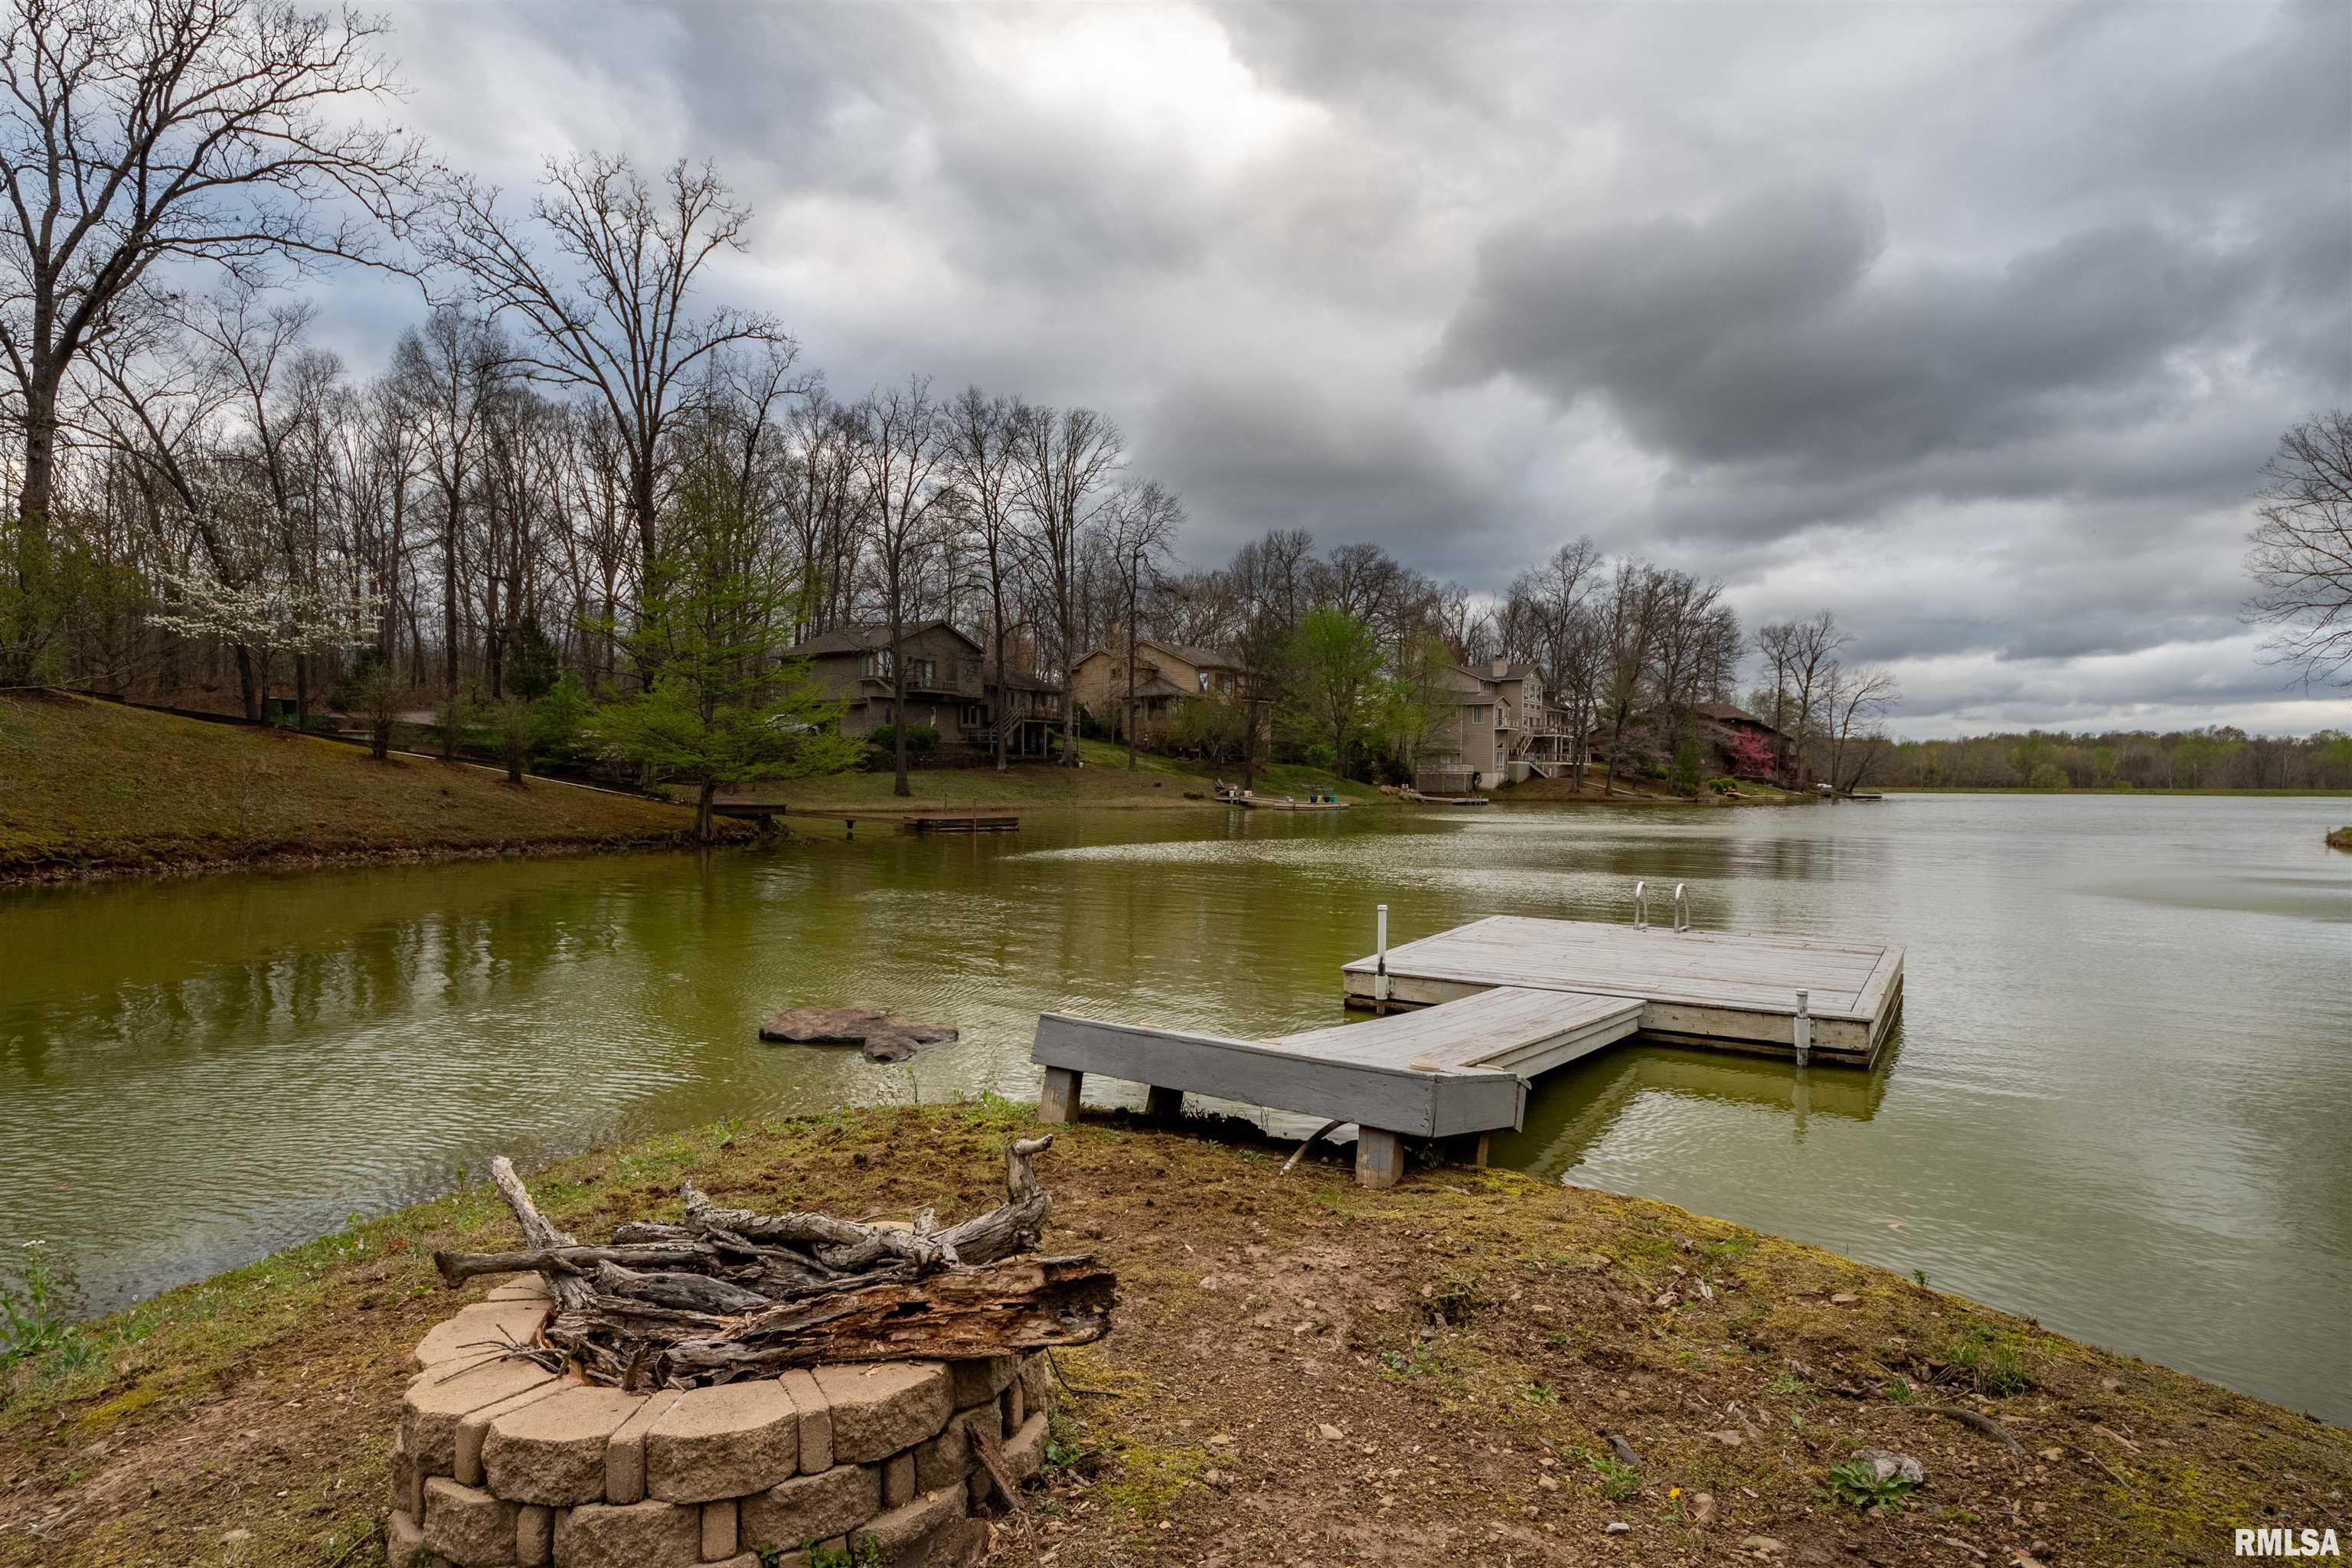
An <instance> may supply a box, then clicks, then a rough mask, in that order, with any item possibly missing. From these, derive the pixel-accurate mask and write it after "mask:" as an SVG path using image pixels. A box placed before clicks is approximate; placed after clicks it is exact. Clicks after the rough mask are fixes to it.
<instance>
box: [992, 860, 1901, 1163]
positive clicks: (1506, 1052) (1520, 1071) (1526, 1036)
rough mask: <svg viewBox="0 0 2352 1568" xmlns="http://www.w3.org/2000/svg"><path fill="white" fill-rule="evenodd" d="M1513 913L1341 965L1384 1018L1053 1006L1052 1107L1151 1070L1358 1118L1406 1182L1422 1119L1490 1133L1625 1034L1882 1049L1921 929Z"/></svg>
mask: <svg viewBox="0 0 2352 1568" xmlns="http://www.w3.org/2000/svg"><path fill="white" fill-rule="evenodd" d="M1676 893H1677V897H1676V900H1675V920H1674V924H1673V925H1672V926H1671V927H1666V926H1653V925H1651V924H1650V923H1649V921H1648V911H1647V906H1646V903H1645V902H1644V901H1643V899H1642V897H1641V889H1639V888H1638V887H1637V889H1636V903H1635V908H1636V915H1635V923H1633V924H1632V925H1604V924H1600V923H1597V922H1593V921H1552V920H1532V919H1528V918H1525V917H1521V916H1517V915H1495V916H1490V917H1488V918H1487V919H1486V920H1481V921H1472V922H1471V923H1470V924H1468V925H1465V926H1457V927H1455V928H1454V929H1453V930H1452V931H1442V932H1440V933H1439V934H1437V935H1435V936H1431V937H1424V938H1423V939H1421V940H1420V941H1418V942H1406V943H1404V944H1403V945H1402V946H1400V947H1396V948H1390V947H1389V946H1388V945H1387V918H1388V911H1387V909H1386V908H1385V906H1383V907H1382V909H1381V948H1380V951H1378V952H1374V953H1373V954H1371V955H1370V956H1369V957H1366V958H1360V959H1358V960H1356V961H1355V962H1354V963H1349V964H1346V965H1344V966H1342V968H1341V971H1340V976H1341V994H1342V1000H1343V1001H1344V1003H1345V1004H1346V1005H1348V1006H1349V1007H1351V1008H1368V1009H1371V1010H1374V1011H1377V1012H1380V1013H1381V1014H1382V1015H1384V1016H1381V1017H1378V1018H1375V1019H1373V1020H1371V1021H1370V1022H1366V1023H1360V1024H1346V1025H1338V1026H1329V1027H1326V1028H1318V1029H1309V1030H1306V1031H1304V1032H1301V1033H1298V1034H1292V1035H1284V1036H1281V1037H1277V1038H1276V1039H1272V1040H1263V1041H1257V1040H1235V1039H1227V1038H1224V1037H1221V1036H1214V1035H1194V1034H1188V1033H1185V1032H1182V1031H1180V1030H1173V1029H1156V1028H1150V1027H1145V1026H1137V1025H1130V1024H1112V1023H1105V1022H1101V1021H1098V1020H1095V1019H1087V1018H1076V1017H1071V1016H1066V1015H1063V1014H1058V1013H1048V1014H1046V1015H1045V1016H1043V1017H1041V1018H1040V1019H1039V1020H1038V1021H1037V1036H1036V1042H1035V1044H1034V1047H1033V1048H1032V1050H1031V1052H1030V1059H1031V1060H1033V1061H1034V1062H1037V1063H1038V1064H1040V1065H1041V1066H1043V1067H1044V1068H1045V1092H1044V1096H1043V1099H1042V1100H1041V1103H1040V1107H1039V1115H1040V1116H1041V1117H1042V1118H1043V1119H1044V1120H1045V1121H1068V1120H1071V1119H1072V1118H1074V1117H1076V1114H1077V1106H1078V1091H1079V1088H1080V1086H1081V1085H1082V1083H1083V1082H1084V1080H1085V1077H1086V1075H1087V1074H1088V1073H1096V1074H1100V1075H1103V1076H1106V1077H1110V1078H1116V1079H1125V1080H1128V1081H1130V1082H1138V1083H1142V1084H1145V1085H1147V1086H1148V1087H1149V1089H1150V1095H1149V1098H1148V1110H1149V1111H1150V1113H1151V1114H1154V1115H1162V1116H1166V1115H1173V1114H1174V1113H1175V1112H1176V1111H1177V1110H1179V1109H1180V1108H1181V1104H1182V1101H1183V1097H1184V1095H1185V1094H1187V1093H1193V1094H1210V1095H1215V1096H1217V1097H1218V1098H1220V1099H1225V1100H1242V1101H1244V1102H1246V1103H1249V1104H1253V1105H1264V1106H1268V1107H1271V1108H1273V1109H1275V1110H1289V1111H1296V1112H1298V1113H1300V1114H1302V1115H1309V1116H1322V1117H1325V1118H1328V1120H1329V1121H1331V1122H1332V1123H1335V1124H1338V1123H1348V1122H1352V1123H1354V1124H1355V1125H1356V1126H1357V1128H1358V1129H1359V1130H1360V1131H1359V1135H1358V1137H1357V1141H1356V1177H1357V1180H1358V1181H1360V1182H1361V1183H1363V1184H1365V1185H1367V1186H1373V1187H1385V1186H1391V1185H1393V1184H1395V1182H1396V1180H1397V1178H1398V1176H1399V1175H1400V1174H1401V1173H1402V1169H1403V1142H1402V1141H1403V1140H1404V1139H1406V1138H1421V1139H1431V1138H1459V1137H1465V1136H1475V1137H1477V1138H1478V1139H1479V1147H1480V1151H1481V1157H1482V1158H1483V1152H1484V1147H1485V1135H1486V1134H1487V1133H1489V1132H1492V1131H1496V1130H1499V1129H1504V1128H1517V1127H1518V1126H1519V1125H1521V1123H1522V1122H1523V1121H1524V1120H1525V1117H1526V1111H1527V1097H1528V1090H1529V1088H1530V1087H1531V1085H1532V1084H1533V1082H1534V1080H1535V1079H1537V1078H1538V1077H1540V1076H1541V1075H1542V1074H1544V1073H1547V1072H1549V1071H1551V1070H1553V1069H1554V1068H1560V1067H1564V1066H1566V1065H1568V1064H1569V1063H1570V1062H1573V1061H1579V1060H1581V1059H1582V1058H1585V1057H1588V1056H1591V1055H1592V1054H1593V1053H1594V1052H1596V1051H1599V1050H1601V1049H1603V1048H1605V1047H1609V1046H1612V1045H1614V1044H1616V1043H1617V1042H1618V1041H1620V1040H1623V1039H1629V1038H1633V1037H1637V1036H1638V1037H1641V1038H1643V1039H1644V1040H1652V1041H1656V1042H1659V1043H1663V1044H1671V1045H1679V1046H1696V1047H1706V1048H1712V1049H1719V1050H1734V1051H1743V1052H1750V1053H1758V1054H1762V1055H1767V1056H1780V1057H1785V1058H1789V1059H1790V1061H1791V1062H1792V1063H1793V1064H1795V1065H1799V1066H1802V1065H1805V1064H1807V1063H1809V1062H1811V1061H1813V1060H1816V1059H1818V1060H1822V1061H1827V1062H1835V1063H1841V1064H1845V1065H1851V1066H1854V1067H1865V1068H1866V1067H1868V1066H1869V1065H1870V1064H1871V1062H1872V1061H1873V1060H1874V1059H1875V1058H1876V1056H1877V1054H1878V1050H1879V1047H1880V1046H1881V1045H1883V1044H1884V1043H1885V1037H1886V1033H1887V1030H1888V1029H1889V1028H1890V1027H1891V1026H1892V1025H1893V1023H1894V1020H1895V1016H1896V1015H1897V1014H1898V1013H1899V1012H1900V1011H1901V1006H1902V997H1903V949H1902V948H1900V947H1898V946H1895V945H1893V944H1888V943H1855V942H1826V941H1820V940H1815V939H1811V938H1804V937H1782V936H1761V935H1734V934H1729V933H1725V932H1717V931H1694V930H1691V929H1690V928H1689V926H1688V921H1687V915H1686V912H1685V908H1684V906H1683V905H1682V902H1681V900H1680V897H1679V894H1680V889H1676Z"/></svg>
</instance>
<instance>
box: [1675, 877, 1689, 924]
mask: <svg viewBox="0 0 2352 1568" xmlns="http://www.w3.org/2000/svg"><path fill="white" fill-rule="evenodd" d="M1675 930H1676V931H1688V930H1690V900H1689V899H1688V898H1687V897H1685V895H1684V893H1683V885H1682V884H1681V883H1680V882H1676V883H1675Z"/></svg>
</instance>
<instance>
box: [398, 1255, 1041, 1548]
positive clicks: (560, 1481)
mask: <svg viewBox="0 0 2352 1568" xmlns="http://www.w3.org/2000/svg"><path fill="white" fill-rule="evenodd" d="M550 1311H551V1303H550V1302H549V1301H548V1300H547V1297H546V1295H545V1292H544V1290H543V1289H542V1288H541V1285H540V1282H539V1281H538V1280H537V1279H518V1280H515V1281H512V1282H509V1283H508V1284H505V1285H501V1286H499V1288H498V1289H495V1290H493V1291H492V1292H491V1293H490V1296H489V1298H488V1300H483V1301H480V1302H478V1303H476V1304H475V1305H473V1306H470V1307H467V1308H465V1309H464V1310H461V1311H459V1312H458V1313H457V1315H456V1316H455V1317H453V1318H451V1319H449V1320H448V1321H446V1322H443V1323H440V1324H437V1325H436V1326H435V1327H434V1328H433V1330H432V1331H430V1332H428V1333H427V1334H426V1335H425V1338H424V1339H423V1340H422V1341H421V1342H419V1343H418V1344H417V1347H416V1352H415V1359H416V1363H417V1365H418V1367H419V1369H420V1370H419V1371H418V1373H417V1374H416V1376H415V1379H414V1380H413V1381H412V1382H411V1383H410V1384H409V1388H408V1392H407V1394H406V1395H405V1397H404V1401H403V1403H402V1407H401V1420H400V1439H399V1444H398V1447H397V1448H396V1450H395V1453H394V1462H393V1489H394V1498H393V1508H392V1513H391V1515H390V1517H389V1518H388V1519H387V1521H386V1522H385V1527H384V1531H385V1539H386V1541H387V1542H388V1545H389V1552H388V1555H389V1557H390V1560H391V1563H392V1568H425V1565H426V1564H431V1563H451V1564H456V1565H457V1568H698V1565H700V1564H704V1563H719V1564H724V1565H725V1568H760V1565H761V1563H777V1564H779V1565H780V1568H807V1565H808V1564H809V1563H811V1561H812V1560H813V1559H814V1558H819V1557H827V1556H829V1557H830V1558H831V1560H833V1561H844V1560H848V1561H855V1562H858V1563H866V1562H881V1563H889V1562H891V1561H893V1560H895V1559H897V1558H898V1557H899V1556H901V1555H902V1554H905V1553H907V1552H908V1551H909V1550H910V1549H911V1548H914V1547H916V1546H919V1545H920V1544H922V1543H924V1542H926V1541H928V1540H929V1539H930V1538H932V1537H934V1536H936V1535H938V1534H939V1533H940V1531H944V1530H946V1529H948V1528H950V1526H953V1525H954V1524H955V1523H956V1521H960V1520H962V1519H964V1518H966V1517H967V1516H969V1515H970V1514H972V1513H976V1512H980V1511H983V1510H984V1509H985V1508H986V1506H987V1505H988V1504H989V1502H990V1501H991V1500H993V1499H994V1497H995V1488H994V1483H993V1481H992V1479H991V1477H990V1475H989V1473H988V1471H987V1470H986V1468H984V1467H983V1466H982V1463H981V1457H980V1449H981V1445H982V1443H983V1442H985V1441H987V1440H988V1439H990V1438H993V1439H994V1441H995V1442H996V1443H997V1444H998V1445H999V1446H1000V1447H1001V1449H1002V1453H1003V1464H1004V1468H1006V1469H1007V1470H1008V1471H1009V1472H1010V1473H1011V1476H1012V1478H1013V1480H1014V1481H1015V1482H1018V1481H1021V1480H1024V1479H1027V1478H1028V1477H1029V1476H1030V1475H1032V1474H1034V1472H1035V1471H1036V1469H1037V1468H1038V1467H1039V1466H1040V1465H1042V1464H1043V1463H1044V1461H1045V1410H1046V1401H1047V1395H1048V1392H1049V1373H1048V1369H1047V1367H1046V1363H1045V1358H1044V1357H1043V1356H1038V1355H1033V1356H1027V1357H1016V1356H1000V1357H996V1358H993V1359H991V1360H986V1361H961V1362H887V1363H872V1364H861V1365H845V1366H819V1367H813V1368H807V1369H796V1370H794V1371H792V1372H788V1373H784V1374H783V1375H782V1376H781V1377H768V1378H757V1379H744V1380H741V1381H739V1382H735V1383H730V1384H721V1385H720V1386H719V1387H716V1388H698V1389H690V1390H688V1391H686V1392H683V1393H680V1392H677V1391H676V1390H667V1391H662V1392H658V1393H653V1394H626V1393H624V1392H622V1391H621V1390H619V1389H616V1388H604V1387H599V1386H596V1385H594V1384H588V1383H584V1382H583V1381H581V1380H580V1379H579V1378H578V1377H577V1376H575V1375H570V1374H562V1373H551V1372H548V1371H546V1370H545V1369H543V1368H541V1367H540V1366H539V1365H537V1364H536V1363H532V1362H530V1361H527V1360H523V1359H520V1358H516V1357H511V1356H509V1355H506V1354H504V1353H502V1352H501V1350H500V1348H499V1347H501V1346H505V1345H509V1344H513V1345H520V1344H527V1343H529V1342H530V1340H531V1338H532V1336H533V1335H535V1334H536V1333H537V1332H538V1331H539V1330H540V1327H541V1325H542V1324H543V1323H544V1322H545V1321H546V1320H547V1315H548V1313H549V1312H550Z"/></svg>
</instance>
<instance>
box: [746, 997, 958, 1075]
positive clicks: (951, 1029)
mask: <svg viewBox="0 0 2352 1568" xmlns="http://www.w3.org/2000/svg"><path fill="white" fill-rule="evenodd" d="M760 1037H761V1039H763V1040H779V1041H782V1042H783V1043H785V1044H788V1045H796V1046H856V1047H861V1048H862V1049H863V1050H864V1051H865V1053H866V1058H867V1059H869V1060H872V1061H877V1062H902V1061H905V1060H906V1059H907V1058H908V1057H911V1056H913V1055H914V1054H915V1051H916V1048H917V1047H921V1046H930V1045H938V1044H939V1043H940V1042H941V1041H944V1040H952V1039H954V1038H955V1037H956V1028H955V1026H954V1025H952V1024H919V1023H916V1022H914V1021H913V1020H912V1019H908V1018H901V1017H899V1016H898V1015H896V1014H894V1013H877V1012H876V1011H875V1010H874V1009H872V1008H870V1007H787V1008H785V1009H784V1010H783V1011H782V1012H781V1013H771V1014H769V1015H768V1016H766V1017H765V1018H763V1019H761V1021H760Z"/></svg>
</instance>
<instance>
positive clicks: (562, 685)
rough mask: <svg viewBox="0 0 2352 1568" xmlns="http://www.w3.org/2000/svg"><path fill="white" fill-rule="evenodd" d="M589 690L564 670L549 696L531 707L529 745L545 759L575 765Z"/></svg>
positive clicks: (584, 720)
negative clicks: (573, 762)
mask: <svg viewBox="0 0 2352 1568" xmlns="http://www.w3.org/2000/svg"><path fill="white" fill-rule="evenodd" d="M593 706H594V704H593V702H591V701H590V700H589V698H588V688H587V687H586V685H584V684H583V682H582V681H581V679H580V678H579V677H578V676H577V675H574V674H573V673H572V671H570V670H568V669H567V670H565V671H564V672H563V673H562V675H561V676H560V677H558V678H557V679H556V682H555V684H554V685H552V686H551V687H549V688H548V689H547V695H545V696H544V697H541V699H540V700H538V701H536V702H534V703H532V704H531V709H530V746H531V750H533V751H535V752H538V753H539V754H540V755H541V756H543V757H550V758H552V759H554V760H556V761H559V762H567V763H568V762H572V761H574V760H575V759H577V758H578V756H579V755H580V746H581V735H582V731H584V730H585V729H586V727H587V724H588V711H589V710H590V709H591V708H593Z"/></svg>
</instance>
